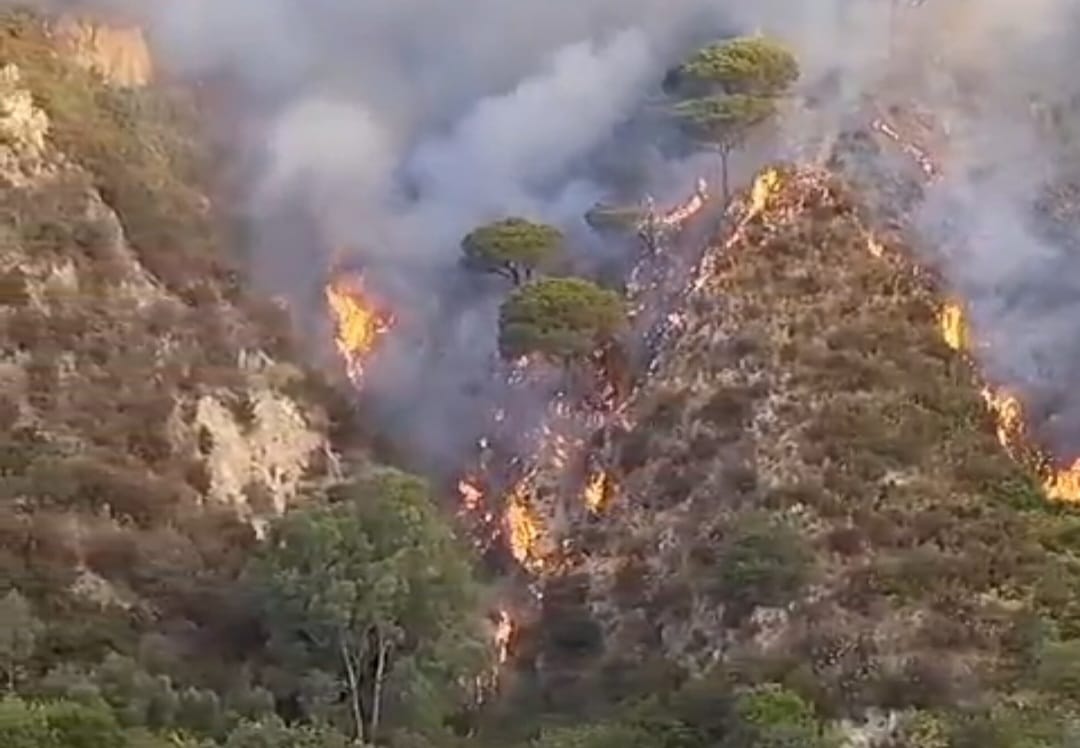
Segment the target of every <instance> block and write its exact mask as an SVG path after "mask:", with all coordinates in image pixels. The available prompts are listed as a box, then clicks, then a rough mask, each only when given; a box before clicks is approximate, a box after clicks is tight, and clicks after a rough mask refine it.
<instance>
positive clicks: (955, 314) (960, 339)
mask: <svg viewBox="0 0 1080 748" xmlns="http://www.w3.org/2000/svg"><path fill="white" fill-rule="evenodd" d="M938 324H939V325H940V327H941V337H942V338H944V340H945V344H946V345H948V346H949V347H950V348H952V349H953V350H954V351H963V350H964V349H965V348H966V347H967V345H966V339H965V333H966V326H965V324H964V310H963V309H962V308H961V307H960V305H959V304H953V303H948V304H946V305H945V306H944V307H942V309H941V312H940V313H939V314H938Z"/></svg>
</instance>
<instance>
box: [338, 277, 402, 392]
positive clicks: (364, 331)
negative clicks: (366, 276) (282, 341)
mask: <svg viewBox="0 0 1080 748" xmlns="http://www.w3.org/2000/svg"><path fill="white" fill-rule="evenodd" d="M326 302H327V304H328V305H329V307H330V312H331V314H332V316H333V318H334V325H335V328H336V331H335V342H336V343H337V347H338V351H340V352H341V356H342V358H343V359H344V360H345V366H346V368H347V371H348V374H349V379H351V380H352V382H353V383H354V384H355V385H356V386H358V387H359V386H360V384H361V382H362V381H363V378H364V364H365V361H366V360H367V357H368V355H369V354H370V353H371V350H372V348H374V346H375V344H376V343H377V342H378V340H379V338H380V337H382V336H383V335H384V334H385V333H386V332H387V331H388V330H389V329H390V326H391V325H392V324H393V318H392V317H391V316H390V315H388V314H385V313H382V312H380V311H378V310H377V309H375V307H374V305H373V304H372V303H371V301H370V299H369V298H368V297H367V295H366V293H365V291H364V283H363V278H361V277H360V276H341V277H339V278H336V279H334V280H332V281H331V282H330V283H329V284H327V286H326Z"/></svg>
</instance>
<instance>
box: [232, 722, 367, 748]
mask: <svg viewBox="0 0 1080 748" xmlns="http://www.w3.org/2000/svg"><path fill="white" fill-rule="evenodd" d="M351 744H352V743H351V741H349V739H348V738H346V737H345V736H344V735H342V734H341V733H340V732H337V731H336V730H334V729H333V728H331V727H312V726H298V727H290V726H287V725H285V723H283V722H282V721H281V720H280V719H278V718H276V717H272V718H269V719H265V720H262V721H259V722H247V723H244V724H242V725H240V726H239V727H237V728H236V729H235V730H233V731H232V732H230V733H229V737H228V738H227V739H226V740H225V742H224V744H223V748H346V746H349V745H351Z"/></svg>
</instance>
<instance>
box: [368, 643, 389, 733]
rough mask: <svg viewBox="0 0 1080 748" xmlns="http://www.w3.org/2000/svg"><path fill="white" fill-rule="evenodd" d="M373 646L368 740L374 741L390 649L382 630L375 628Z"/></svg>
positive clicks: (380, 711)
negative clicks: (373, 661) (374, 655)
mask: <svg viewBox="0 0 1080 748" xmlns="http://www.w3.org/2000/svg"><path fill="white" fill-rule="evenodd" d="M375 646H376V648H377V654H376V659H375V685H374V687H373V688H372V696H371V731H370V733H371V734H370V737H369V741H370V742H372V743H374V742H375V739H376V737H377V736H378V734H379V719H380V717H381V716H382V687H383V680H384V679H385V678H386V659H387V655H388V654H389V650H390V643H389V642H387V641H385V640H384V639H383V634H382V630H381V629H378V628H376V629H375Z"/></svg>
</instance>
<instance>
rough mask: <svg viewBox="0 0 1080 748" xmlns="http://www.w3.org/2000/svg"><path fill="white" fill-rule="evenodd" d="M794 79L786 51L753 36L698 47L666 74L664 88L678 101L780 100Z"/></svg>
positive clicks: (793, 67)
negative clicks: (723, 97)
mask: <svg viewBox="0 0 1080 748" xmlns="http://www.w3.org/2000/svg"><path fill="white" fill-rule="evenodd" d="M798 79H799V63H798V61H797V60H796V59H795V57H794V56H793V55H792V54H791V52H790V51H789V50H788V49H787V48H786V47H784V46H783V45H781V44H780V43H778V42H776V41H774V40H771V39H767V38H765V37H760V36H753V37H739V38H736V39H729V40H727V41H722V42H716V43H714V44H710V45H708V46H706V47H702V48H701V49H699V50H698V51H696V52H695V53H694V54H692V55H691V56H690V57H689V58H688V59H687V60H686V61H685V62H683V64H682V65H680V66H679V67H677V68H676V69H675V70H674V71H672V72H671V73H669V74H668V77H667V80H666V81H665V87H666V88H667V90H668V91H669V92H670V93H674V94H675V95H677V96H680V97H686V96H691V97H698V96H708V95H713V94H717V93H723V94H748V95H753V96H782V95H784V93H786V91H787V90H788V89H789V88H790V87H791V85H792V84H793V83H795V81H797V80H798Z"/></svg>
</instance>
